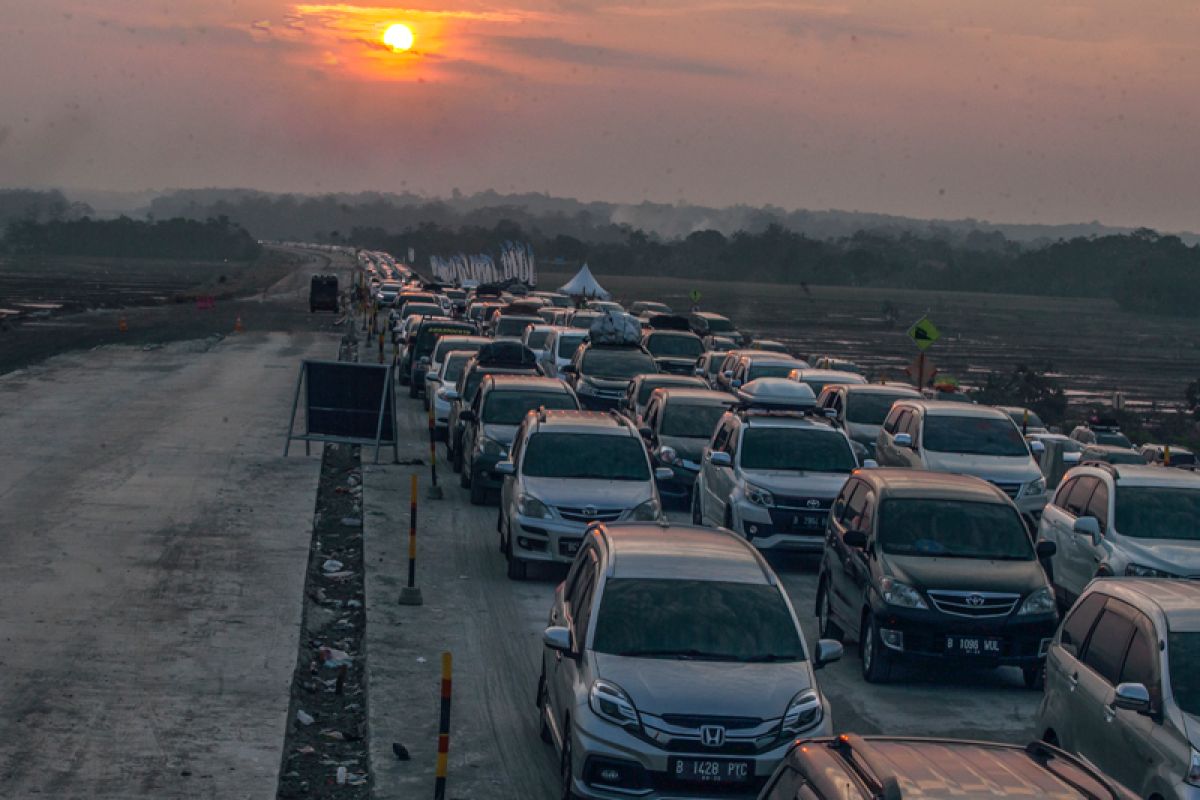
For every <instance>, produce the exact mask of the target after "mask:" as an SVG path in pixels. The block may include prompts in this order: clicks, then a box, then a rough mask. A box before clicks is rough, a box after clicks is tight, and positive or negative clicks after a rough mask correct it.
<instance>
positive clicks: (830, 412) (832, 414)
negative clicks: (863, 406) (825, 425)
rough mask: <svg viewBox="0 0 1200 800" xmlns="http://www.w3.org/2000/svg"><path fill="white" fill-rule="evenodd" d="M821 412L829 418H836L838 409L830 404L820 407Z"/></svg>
mask: <svg viewBox="0 0 1200 800" xmlns="http://www.w3.org/2000/svg"><path fill="white" fill-rule="evenodd" d="M821 413H822V414H824V415H825V416H826V417H828V418H829V419H837V418H838V410H837V409H836V408H833V407H832V406H828V407H826V408H822V409H821Z"/></svg>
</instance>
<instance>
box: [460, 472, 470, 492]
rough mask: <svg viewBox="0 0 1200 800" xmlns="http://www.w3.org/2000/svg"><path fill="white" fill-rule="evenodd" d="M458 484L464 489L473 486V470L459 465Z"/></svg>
mask: <svg viewBox="0 0 1200 800" xmlns="http://www.w3.org/2000/svg"><path fill="white" fill-rule="evenodd" d="M458 485H459V486H461V487H462V488H464V489H470V488H471V470H469V469H465V468H463V467H459V469H458Z"/></svg>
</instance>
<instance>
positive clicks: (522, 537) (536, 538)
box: [510, 514, 589, 564]
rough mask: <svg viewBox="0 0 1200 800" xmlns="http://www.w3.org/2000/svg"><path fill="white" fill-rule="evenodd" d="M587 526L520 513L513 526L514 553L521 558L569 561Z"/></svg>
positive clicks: (576, 549)
mask: <svg viewBox="0 0 1200 800" xmlns="http://www.w3.org/2000/svg"><path fill="white" fill-rule="evenodd" d="M588 525H589V523H587V522H572V521H570V520H564V519H560V518H557V517H555V518H551V519H544V518H542V517H527V516H525V515H524V514H517V515H516V517H514V518H513V521H512V525H511V528H510V531H511V536H512V544H513V555H514V556H515V557H517V558H520V559H521V560H522V561H546V562H557V563H559V564H570V563H571V562H572V561H574V560H575V554H576V553H577V552H579V544H580V542H582V541H583V535H584V534H585V533H586V532H587V527H588Z"/></svg>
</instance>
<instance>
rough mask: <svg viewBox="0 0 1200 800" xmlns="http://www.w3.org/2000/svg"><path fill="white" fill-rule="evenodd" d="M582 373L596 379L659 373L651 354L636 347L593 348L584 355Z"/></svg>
mask: <svg viewBox="0 0 1200 800" xmlns="http://www.w3.org/2000/svg"><path fill="white" fill-rule="evenodd" d="M581 366H582V372H583V374H584V375H590V376H593V377H596V378H614V379H616V378H632V377H634V376H635V375H644V374H645V373H647V372H658V366H657V365H656V364H655V363H654V358H653V356H651V355H650V354H649V353H647V352H645V351H643V350H640V349H638V348H635V347H615V348H605V347H599V348H597V347H593V348H590V349H589V350H588V351H587V352H586V353H584V354H583V363H582V365H581Z"/></svg>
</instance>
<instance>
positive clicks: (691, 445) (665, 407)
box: [641, 386, 737, 506]
mask: <svg viewBox="0 0 1200 800" xmlns="http://www.w3.org/2000/svg"><path fill="white" fill-rule="evenodd" d="M736 402H737V399H736V398H734V397H733V396H732V395H730V394H727V393H725V392H714V391H713V390H712V389H708V388H690V387H682V386H667V387H663V388H658V389H655V390H654V392H652V393H651V395H650V400H649V402H648V403H647V404H646V413H645V414H644V415H643V416H642V420H641V425H642V435H643V436H644V437H645V439H646V447H647V448H648V449H649V450H650V460H651V462H652V465H653V466H654V467H656V468H657V467H666V468H667V469H669V470H671V472H672V473H673V474H672V476H671V477H670V478H668V479H665V480H664V479H661V478H660V479H658V495H659V497H661V498H662V500H663V502H664V503H667V502H673V503H675V504H676V505H682V506H686V505H687V504H688V502H690V500H691V498H692V486H693V485H694V484H695V483H696V475H698V474H699V472H700V460H701V459H702V458H703V457H704V448H705V447H707V446H708V443H709V441H711V440H712V436H713V431H714V430H716V427H717V423H718V422H720V421H721V417H723V416H725V412H726V411H728V410H729V409H730V407H731V406H733V405H734V404H735V403H736Z"/></svg>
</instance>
